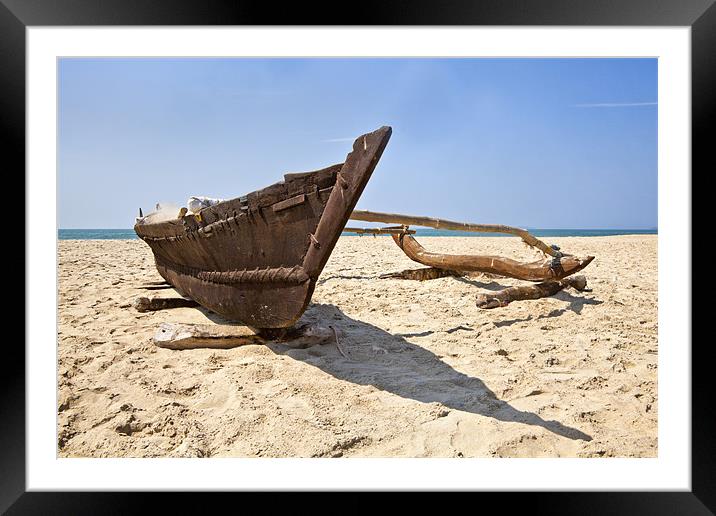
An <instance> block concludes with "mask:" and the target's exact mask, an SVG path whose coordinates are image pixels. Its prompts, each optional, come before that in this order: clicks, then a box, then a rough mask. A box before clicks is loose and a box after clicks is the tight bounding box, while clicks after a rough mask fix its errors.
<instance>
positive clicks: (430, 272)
mask: <svg viewBox="0 0 716 516" xmlns="http://www.w3.org/2000/svg"><path fill="white" fill-rule="evenodd" d="M464 275H465V273H464V272H459V271H452V270H450V269H438V268H436V267H425V268H423V269H406V270H404V271H400V272H389V273H386V274H381V275H380V276H378V277H379V278H380V279H407V280H416V281H427V280H432V279H438V278H446V277H448V276H458V277H460V276H464Z"/></svg>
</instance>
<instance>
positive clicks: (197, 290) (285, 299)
mask: <svg viewBox="0 0 716 516" xmlns="http://www.w3.org/2000/svg"><path fill="white" fill-rule="evenodd" d="M390 135H391V128H390V127H381V128H380V129H378V130H376V131H374V132H372V133H368V134H364V135H362V136H359V137H358V138H357V139H356V140H355V141H354V143H353V150H352V151H351V152H350V153H349V154H348V156H347V157H346V160H345V162H344V163H340V164H337V165H333V166H330V167H327V168H324V169H321V170H316V171H314V172H305V173H298V174H286V175H285V176H284V180H283V181H281V182H279V183H276V184H273V185H271V186H269V187H267V188H264V189H262V190H258V191H256V192H252V193H250V194H248V195H246V196H243V197H239V198H235V199H231V200H227V201H221V202H218V203H217V204H213V205H211V206H208V207H205V208H203V209H201V210H200V211H199V212H198V213H189V214H187V210H186V209H182V211H181V212H180V213H179V216H178V217H177V218H173V219H169V220H161V221H157V218H156V217H153V214H149V215H147V216H146V217H143V216H141V210H140V217H139V218H138V219H137V223H136V224H135V226H134V230H135V231H136V233H137V235H139V237H140V238H141V239H142V240H144V241H145V242H146V243H147V244H148V245H149V246H150V248H151V249H152V252H153V253H154V259H155V263H156V267H157V270H158V271H159V274H160V275H161V276H162V277H163V278H164V279H165V280H166V281H167V282H168V283H169V284H170V285H172V286H173V287H174V288H175V289H176V290H178V291H179V292H180V293H181V294H183V295H184V296H186V297H189V298H191V299H193V300H194V301H196V302H197V303H199V304H200V305H202V306H204V307H206V308H208V309H209V310H211V311H213V312H216V313H217V314H219V315H221V316H223V317H225V318H227V319H230V320H235V321H239V322H241V323H243V324H245V325H247V326H250V327H252V328H255V329H272V328H287V327H290V326H292V325H293V324H294V323H295V322H296V321H297V320H298V319H299V317H300V316H301V315H302V314H303V312H304V311H305V309H306V307H307V306H308V303H309V302H310V300H311V296H312V295H313V290H314V288H315V286H316V281H317V280H318V277H319V275H320V274H321V271H322V270H323V267H324V266H325V264H326V262H327V261H328V258H329V256H330V254H331V252H332V251H333V248H334V247H335V245H336V242H337V241H338V237H339V236H340V234H341V233H342V232H343V231H347V232H355V233H360V234H365V233H372V234H390V235H391V236H392V238H393V240H394V241H395V243H396V244H397V245H398V247H400V249H401V250H402V251H403V252H404V253H405V254H406V255H407V256H408V257H409V258H411V259H412V260H414V261H416V262H419V263H421V264H423V265H427V266H428V267H430V268H431V270H430V271H427V272H426V270H422V271H417V272H420V274H418V275H415V274H409V275H408V276H410V277H417V276H420V277H422V278H428V277H430V278H437V277H443V276H446V275H455V274H456V271H460V272H483V273H491V274H496V275H499V276H507V277H511V278H517V279H523V280H528V281H535V282H538V281H539V282H548V283H549V282H551V283H555V282H560V281H561V283H559V284H556V283H555V284H554V285H553V284H551V283H550V284H540V285H538V286H536V287H535V288H536V290H535V288H531V289H530V288H527V287H524V288H527V290H525V291H524V292H523V291H522V290H519V291H516V292H515V293H507V294H505V296H503V298H500V299H497V298H495V299H493V298H489V299H486V300H482V301H478V306H500V305H504V304H506V303H507V302H509V301H508V298H510V299H511V298H529V297H530V296H532V297H534V296H538V297H541V296H543V295H547V294H546V293H548V292H556V291H557V290H558V289H560V288H564V286H565V285H568V284H571V285H572V286H574V285H578V284H580V282H574V281H572V282H571V283H570V282H569V281H562V280H564V278H566V277H567V276H570V275H572V274H574V273H575V272H578V271H580V270H582V269H583V268H584V267H586V266H587V265H589V263H590V262H591V261H592V260H593V257H592V256H587V257H584V258H578V257H575V256H572V255H569V254H565V253H562V252H561V251H560V250H559V248H558V247H556V246H549V245H547V244H545V243H544V242H542V241H541V240H539V239H537V238H536V237H534V236H533V235H531V234H530V233H528V232H527V231H526V230H523V229H519V228H513V227H510V226H503V225H485V224H467V223H462V222H452V221H447V220H441V219H434V218H428V217H415V216H410V215H397V214H390V213H377V212H369V211H361V210H354V208H355V205H356V203H357V202H358V198H359V197H360V195H361V193H362V192H363V189H364V188H365V185H366V183H367V182H368V180H369V179H370V177H371V174H372V173H373V170H374V169H375V167H376V164H377V163H378V160H379V159H380V157H381V155H382V153H383V150H384V149H385V146H386V145H387V143H388V140H389V139H390ZM349 219H353V220H361V221H368V222H383V223H393V224H400V226H397V227H386V228H375V229H366V228H346V227H345V226H346V223H347V222H348V220H349ZM410 225H418V226H427V227H433V228H438V229H450V230H462V231H478V232H488V233H507V234H513V235H516V236H519V237H520V238H521V239H522V240H523V241H524V242H525V243H526V244H528V245H530V246H532V247H535V248H537V249H539V250H540V251H541V252H542V253H543V255H544V258H543V259H541V260H537V261H533V262H529V263H523V262H518V261H516V260H512V259H509V258H502V257H499V256H480V255H472V256H470V255H448V254H441V253H431V252H428V251H426V250H425V249H424V248H423V247H422V246H421V245H420V244H419V243H418V242H417V241H416V240H415V238H414V237H413V236H412V235H413V234H415V231H414V230H411V229H410V228H409V226H410ZM404 272H411V273H414V272H416V271H404Z"/></svg>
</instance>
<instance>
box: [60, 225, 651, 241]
mask: <svg viewBox="0 0 716 516" xmlns="http://www.w3.org/2000/svg"><path fill="white" fill-rule="evenodd" d="M527 229H528V231H529V232H530V233H532V234H533V235H534V236H536V237H592V236H597V237H599V236H614V235H656V234H657V230H656V229H530V228H527ZM343 235H345V236H348V235H354V234H353V233H343ZM57 236H58V238H59V239H60V240H133V239H135V238H137V235H136V233H135V232H134V230H133V229H60V230H58V235H57ZM371 236H372V235H363V238H370V237H371ZM378 236H388V235H378ZM415 236H461V237H462V236H464V237H484V236H505V237H509V236H511V235H499V234H496V233H470V232H468V231H446V230H443V229H428V228H425V229H423V228H416V234H415Z"/></svg>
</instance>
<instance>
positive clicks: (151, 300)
mask: <svg viewBox="0 0 716 516" xmlns="http://www.w3.org/2000/svg"><path fill="white" fill-rule="evenodd" d="M133 305H134V308H136V309H137V311H138V312H153V311H156V310H165V309H167V308H183V307H189V308H191V307H195V306H199V303H197V302H196V301H194V300H193V299H186V298H183V297H138V298H137V299H135V300H134V303H133Z"/></svg>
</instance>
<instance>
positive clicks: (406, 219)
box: [350, 210, 562, 257]
mask: <svg viewBox="0 0 716 516" xmlns="http://www.w3.org/2000/svg"><path fill="white" fill-rule="evenodd" d="M350 218H351V220H362V221H365V222H383V223H387V224H403V225H406V226H425V227H429V228H435V229H449V230H453V231H471V232H477V233H503V234H507V235H516V236H518V237H520V238H521V239H522V240H523V241H524V242H525V243H526V244H527V245H530V246H532V247H536V248H537V249H539V250H540V251H542V252H543V253H545V254H548V255H550V256H555V257H559V256H561V255H562V254H561V253H560V252H559V249H555V248H553V247H551V246H549V245H547V244H545V243H544V242H542V241H541V240H540V239H538V238H537V237H535V236H534V235H532V234H530V232H529V231H527V230H525V229H521V228H515V227H512V226H504V225H502V224H471V223H469V222H455V221H452V220H443V219H436V218H432V217H417V216H413V215H400V214H397V213H379V212H375V211H367V210H353V213H352V214H351V216H350Z"/></svg>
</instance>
